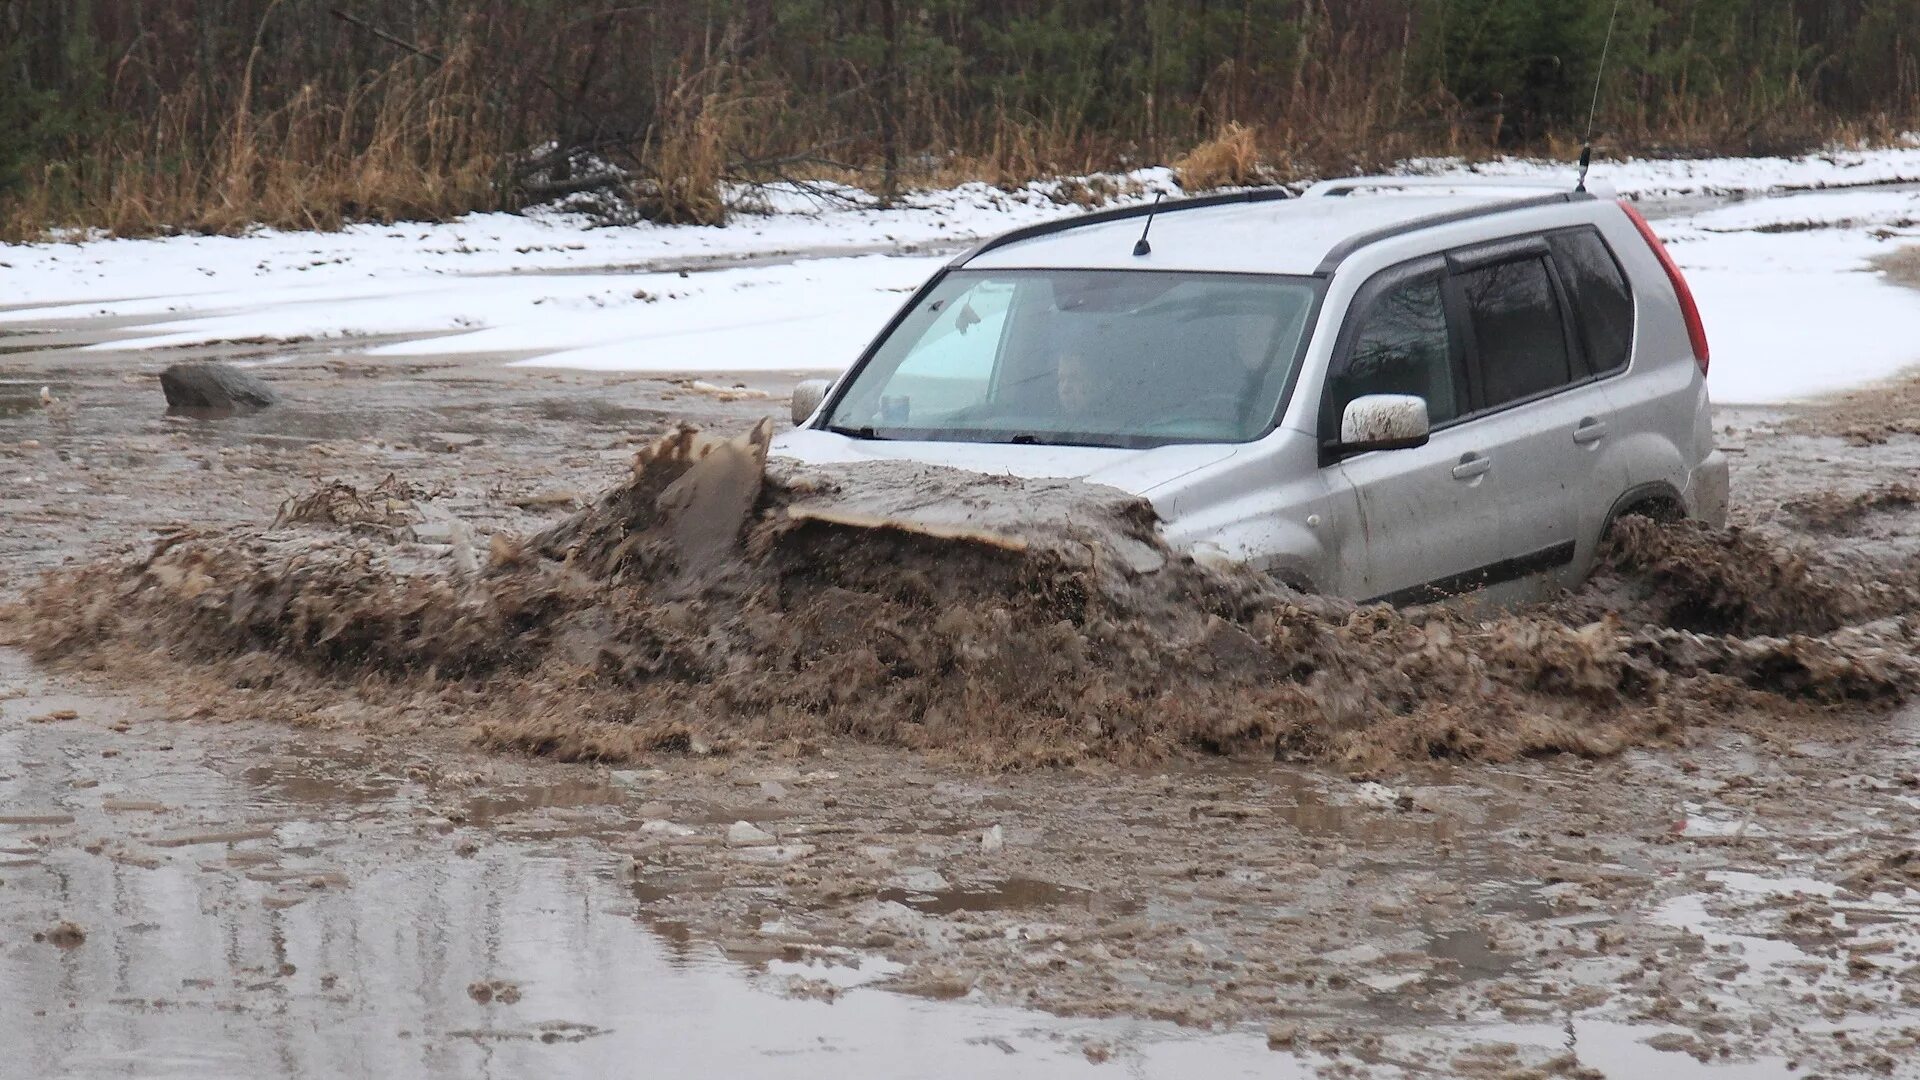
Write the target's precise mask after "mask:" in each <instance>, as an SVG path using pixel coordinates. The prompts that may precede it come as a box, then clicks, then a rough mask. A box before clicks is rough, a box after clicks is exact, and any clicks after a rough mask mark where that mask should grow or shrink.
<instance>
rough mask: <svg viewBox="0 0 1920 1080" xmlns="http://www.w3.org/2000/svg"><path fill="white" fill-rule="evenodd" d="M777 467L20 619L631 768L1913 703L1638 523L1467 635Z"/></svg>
mask: <svg viewBox="0 0 1920 1080" xmlns="http://www.w3.org/2000/svg"><path fill="white" fill-rule="evenodd" d="M768 436H769V429H768V427H767V426H766V425H765V424H762V425H761V426H760V427H758V428H756V429H755V430H754V431H752V432H750V433H749V434H747V435H745V436H743V437H741V438H739V439H734V440H721V439H715V438H711V437H708V436H704V435H701V434H699V433H697V432H694V431H692V430H690V429H681V430H679V431H677V432H675V433H673V434H670V435H668V436H666V437H664V438H662V439H661V440H659V441H658V442H656V443H654V444H652V445H650V446H648V447H646V448H644V449H642V450H641V451H640V452H639V454H638V455H636V458H635V461H634V466H633V472H632V475H631V477H630V478H629V479H628V480H627V481H626V482H625V483H623V484H621V485H619V486H617V487H615V488H614V489H613V490H611V491H609V492H607V493H606V494H604V495H603V496H602V497H601V498H600V499H599V500H598V501H597V502H595V503H594V504H593V505H592V506H591V507H589V508H588V509H586V510H583V511H581V512H579V513H577V514H575V515H574V516H572V517H571V518H569V519H567V520H566V521H565V522H563V523H562V524H560V525H559V526H557V527H555V528H553V529H550V530H548V531H547V532H545V533H542V534H539V535H536V536H532V537H526V538H519V537H513V536H508V535H505V534H496V535H494V536H492V537H490V538H487V540H486V542H485V543H484V544H483V543H481V542H480V541H479V540H478V539H476V538H474V537H473V535H472V534H471V532H470V530H468V529H467V528H466V527H465V525H464V524H463V523H460V522H458V521H452V522H447V523H446V524H447V525H448V527H447V528H446V529H444V530H442V534H441V537H440V538H442V539H445V540H446V541H447V542H446V543H421V542H419V539H420V535H419V533H420V529H421V527H422V526H421V524H420V523H422V522H431V521H434V520H441V521H444V520H445V518H446V515H445V512H444V511H440V510H438V509H437V508H434V507H433V506H432V504H431V502H430V501H427V500H424V499H418V497H417V493H415V492H413V491H412V490H411V489H409V488H407V487H406V486H405V485H404V484H401V483H400V482H398V481H396V480H393V479H391V478H390V479H389V481H388V482H386V483H384V484H382V485H381V486H380V487H379V488H376V489H374V490H372V491H370V492H368V493H366V494H365V495H362V494H361V493H359V492H358V491H356V490H354V489H352V488H351V487H348V486H346V485H343V484H340V483H338V482H334V483H331V484H327V485H323V486H322V487H321V488H320V489H317V490H316V492H315V493H314V494H313V495H312V496H309V497H306V498H304V499H300V500H294V501H292V502H290V503H289V507H288V510H287V511H286V512H283V513H282V515H281V516H280V520H278V521H277V522H276V523H275V524H274V525H272V526H270V527H268V528H266V529H264V530H259V529H252V530H228V531H206V532H202V531H192V530H188V531H181V532H176V533H173V534H170V535H168V536H166V537H164V538H162V540H161V541H160V542H159V543H158V544H157V545H156V546H155V548H154V550H153V551H152V552H151V553H150V554H149V555H148V556H147V557H145V558H143V559H139V560H137V561H132V562H117V563H101V564H95V565H92V566H88V567H85V568H82V569H79V570H77V571H70V572H64V573H61V574H58V575H55V576H52V577H50V578H49V579H47V580H46V581H45V582H43V583H42V584H41V585H40V586H39V587H38V588H37V589H36V590H34V591H33V592H32V593H31V595H30V596H29V597H28V599H27V600H26V602H25V603H24V604H23V605H21V607H20V608H19V609H18V610H17V611H15V612H14V613H12V617H13V618H14V619H16V620H18V621H19V622H20V623H21V624H22V629H21V632H20V634H19V635H18V636H20V637H21V638H22V639H23V640H27V641H30V642H32V646H31V647H32V650H33V652H34V654H35V656H36V658H38V659H41V660H43V661H60V662H65V663H70V664H80V665H86V666H104V665H116V666H124V665H130V664H131V665H138V666H139V667H140V668H141V670H142V671H143V672H151V673H154V674H159V675H163V676H164V677H165V678H166V679H167V680H169V681H170V682H171V684H172V686H173V688H174V689H175V690H176V691H178V693H180V694H192V695H194V696H197V697H198V698H199V700H200V702H201V709H202V711H207V712H213V713H219V712H221V711H222V710H226V709H232V708H236V707H244V708H245V709H247V710H248V711H251V712H254V713H256V714H257V713H261V712H265V713H268V714H270V715H271V714H274V713H281V714H286V715H289V716H294V717H305V716H310V715H312V714H313V713H315V712H316V711H320V710H323V709H325V708H327V707H331V706H334V705H336V704H337V703H338V702H339V701H341V699H342V697H343V695H353V696H357V698H358V699H359V701H360V703H361V704H365V705H370V706H374V707H384V708H386V709H388V710H389V711H390V712H394V713H396V714H397V715H410V716H413V717H416V719H415V720H414V721H413V722H419V720H418V719H417V718H418V717H419V716H420V715H421V714H423V713H433V714H438V715H445V716H452V717H455V718H456V719H457V721H458V722H463V723H470V724H472V725H474V727H475V730H476V732H477V734H478V737H479V739H480V740H481V741H482V742H483V743H485V744H487V745H491V746H495V747H500V748H513V749H520V750H526V751H532V752H536V753H542V754H548V755H553V756H556V757H560V758H565V759H589V760H613V761H617V760H628V759H633V758H636V757H640V756H644V755H646V754H649V753H653V752H658V751H675V750H688V751H695V752H709V751H717V750H725V749H727V748H729V747H731V746H738V745H745V744H777V745H784V746H787V747H790V748H792V749H794V750H796V751H801V752H804V751H807V750H809V749H810V748H813V747H815V746H818V745H820V744H821V743H822V742H823V741H825V740H829V739H833V738H841V737H853V738H857V739H863V740H869V741H874V742H878V743H881V744H886V745H894V746H901V747H906V748H910V749H915V750H921V751H927V752H931V753H935V754H939V755H946V756H952V757H955V758H958V759H962V760H967V761H972V762H977V763H981V764H986V765H992V766H1011V765H1031V764H1060V763H1068V762H1073V761H1076V760H1080V759H1084V758H1099V759H1107V760H1114V761H1120V762H1139V761H1148V760H1154V759H1158V758H1161V757H1164V756H1166V755H1168V754H1170V753H1175V752H1180V751H1184V750H1197V751H1203V752H1208V753H1219V754H1231V755H1254V756H1282V757H1294V758H1306V759H1316V760H1325V761H1330V762H1334V763H1337V764H1340V765H1342V766H1344V767H1347V768H1350V769H1353V770H1356V771H1366V770H1371V769H1376V768H1381V767H1385V766H1389V765H1391V764H1392V763H1393V762H1395V761H1404V760H1420V759H1428V758H1436V757H1446V758H1461V759H1485V760H1503V759H1511V758H1513V757H1516V756H1521V755H1529V754H1538V753H1550V752H1560V751H1565V752H1571V753H1576V754H1582V755H1604V754H1609V753H1613V752H1615V751H1617V750H1619V749H1621V748H1622V747H1625V746H1628V745H1632V744H1636V743H1645V742H1655V741H1663V740H1671V739H1674V738H1676V737H1678V735H1679V733H1680V732H1682V731H1683V730H1684V729H1685V728H1686V727H1687V726H1689V725H1690V724H1692V723H1695V722H1699V721H1700V720H1702V719H1704V718H1719V717H1725V716H1728V715H1735V714H1739V713H1742V712H1743V711H1750V710H1754V709H1756V708H1764V709H1766V710H1770V711H1772V712H1776V713H1777V712H1779V711H1780V709H1781V706H1782V703H1783V702H1785V701H1799V702H1805V703H1810V704H1813V705H1822V704H1828V703H1834V702H1848V703H1854V702H1886V701H1894V700H1898V699H1899V698H1901V697H1902V696H1904V695H1905V694H1906V693H1908V692H1909V691H1910V690H1911V689H1912V688H1913V687H1914V686H1915V685H1916V683H1920V660H1916V658H1915V655H1914V653H1915V650H1914V636H1915V626H1914V624H1913V622H1912V620H1911V619H1910V618H1909V617H1907V616H1906V615H1905V614H1904V613H1905V612H1908V611H1911V610H1913V609H1914V607H1915V603H1914V590H1913V588H1912V587H1911V585H1910V584H1908V583H1907V581H1906V579H1905V578H1904V577H1900V576H1898V575H1894V574H1891V573H1882V574H1880V575H1879V576H1875V575H1873V574H1871V573H1868V572H1866V571H1863V570H1860V569H1858V568H1853V569H1846V568H1840V567H1836V566H1830V565H1827V564H1825V563H1823V562H1822V561H1820V560H1819V559H1817V558H1816V557H1814V556H1813V555H1810V554H1807V553H1802V552H1797V551H1793V550H1789V549H1785V548H1780V547H1777V546H1774V545H1772V544H1771V543H1770V542H1769V541H1766V540H1764V539H1762V538H1761V537H1759V536H1758V535H1756V534H1751V533H1739V532H1725V533H1720V532H1710V531H1708V530H1704V529H1701V528H1698V527H1695V526H1688V525H1681V526H1668V527H1662V526H1656V525H1654V524H1653V523H1651V522H1639V521H1634V522H1629V523H1626V524H1625V525H1624V526H1623V527H1622V528H1621V529H1620V530H1618V533H1617V535H1616V537H1615V539H1614V541H1613V543H1612V547H1611V550H1610V552H1609V554H1608V556H1607V560H1606V564H1605V566H1606V569H1605V572H1604V573H1602V574H1601V575H1600V576H1599V577H1598V578H1597V580H1596V582H1595V583H1594V585H1592V586H1590V587H1589V588H1588V589H1586V590H1583V592H1582V593H1581V594H1580V595H1578V596H1575V597H1572V598H1569V599H1568V600H1566V601H1564V602H1562V603H1560V604H1557V605H1552V606H1549V607H1547V608H1543V609H1540V610H1535V611H1530V612H1523V613H1519V614H1514V615H1508V616H1504V617H1500V618H1495V619H1492V620H1481V619H1475V618H1469V617H1467V616H1465V615H1462V614H1459V613H1455V612H1451V611H1448V610H1438V609H1430V610H1415V611H1404V612H1403V611H1395V610H1391V609H1387V608H1383V607H1355V606H1353V605H1350V604H1345V603H1341V602H1336V601H1329V600H1326V599H1323V598H1318V597H1308V596H1303V595H1301V594H1298V593H1295V592H1292V591H1290V590H1288V589H1286V588H1284V587H1282V586H1280V585H1278V584H1276V583H1274V582H1272V581H1271V580H1269V579H1267V578H1266V577H1264V576H1263V575H1259V574H1256V573H1253V572H1250V571H1234V570H1217V569H1210V568H1205V567H1201V566H1198V565H1196V564H1194V563H1193V562H1192V561H1191V560H1188V559H1186V558H1184V557H1181V556H1179V555H1177V554H1176V553H1174V552H1172V551H1170V550H1168V549H1167V548H1166V546H1165V545H1164V544H1163V543H1162V542H1161V540H1160V538H1159V536H1158V534H1157V532H1156V531H1155V528H1154V521H1153V515H1152V511H1151V509H1150V507H1148V506H1147V504H1146V503H1144V502H1142V501H1140V500H1137V499H1132V498H1129V497H1126V496H1123V495H1120V494H1119V493H1117V492H1113V491H1111V490H1108V489H1103V488H1097V487H1093V486H1090V485H1086V484H1081V483H1077V482H1070V481H1020V480H1015V479H1011V478H981V477H978V476H974V475H971V474H963V473H959V472H954V471H951V470H943V469H937V468H931V467H926V466H918V465H911V464H903V463H885V464H872V465H866V466H860V467H849V468H842V469H834V470H826V469H816V468H800V467H797V466H793V465H791V464H789V463H783V462H779V461H774V462H772V463H771V464H770V463H769V462H768V460H767V445H768ZM369 508H370V509H369ZM234 687H245V688H247V689H248V690H249V691H251V692H250V693H249V694H247V695H245V700H244V702H237V701H235V700H233V697H234V695H233V694H232V693H231V691H232V688H234Z"/></svg>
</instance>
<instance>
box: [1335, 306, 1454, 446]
mask: <svg viewBox="0 0 1920 1080" xmlns="http://www.w3.org/2000/svg"><path fill="white" fill-rule="evenodd" d="M1329 391H1330V395H1329V396H1330V397H1331V399H1332V400H1331V405H1332V408H1330V409H1329V410H1328V412H1329V416H1328V419H1329V420H1330V422H1331V423H1332V424H1334V425H1338V424H1339V423H1340V417H1341V415H1342V413H1344V412H1345V410H1346V407H1347V403H1348V402H1349V401H1352V400H1353V399H1354V398H1357V397H1361V396H1362V395H1365V394H1416V395H1418V396H1420V397H1423V398H1426V399H1427V417H1428V419H1429V420H1430V421H1432V422H1433V423H1435V424H1441V423H1445V422H1446V421H1448V420H1451V419H1453V418H1454V417H1456V416H1458V415H1460V403H1461V398H1462V395H1461V393H1460V388H1459V386H1458V381H1457V380H1456V379H1455V378H1454V365H1453V349H1452V338H1451V336H1450V335H1449V334H1448V333H1447V305H1446V299H1445V295H1444V293H1443V292H1442V290H1441V277H1440V275H1439V274H1438V273H1437V272H1436V273H1434V274H1430V275H1427V276H1424V277H1417V278H1413V279H1412V280H1409V281H1406V282H1403V283H1401V284H1399V285H1396V286H1394V287H1393V288H1390V289H1388V290H1387V291H1386V292H1384V293H1381V294H1380V295H1379V296H1377V297H1375V298H1374V299H1373V300H1372V301H1371V302H1370V303H1368V304H1367V305H1366V307H1365V309H1364V310H1363V311H1362V312H1361V313H1360V316H1359V318H1358V319H1357V320H1355V322H1354V333H1353V338H1352V344H1351V345H1350V346H1349V347H1348V351H1347V363H1346V366H1345V368H1344V369H1343V370H1342V371H1341V373H1340V374H1339V375H1338V376H1336V377H1335V378H1334V380H1333V384H1332V385H1331V386H1330V387H1329Z"/></svg>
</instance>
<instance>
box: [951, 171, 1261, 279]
mask: <svg viewBox="0 0 1920 1080" xmlns="http://www.w3.org/2000/svg"><path fill="white" fill-rule="evenodd" d="M1293 197H1294V196H1293V192H1291V191H1288V190H1287V189H1286V188H1280V187H1273V188H1251V189H1249V190H1246V191H1229V192H1227V193H1225V194H1221V195H1197V196H1195V197H1193V198H1190V199H1163V200H1161V202H1160V203H1159V205H1158V209H1157V210H1156V208H1155V204H1153V203H1146V202H1143V203H1135V204H1133V205H1131V206H1116V207H1113V208H1111V209H1107V210H1095V211H1092V212H1091V213H1086V214H1075V215H1073V216H1071V217H1063V218H1056V219H1055V220H1053V221H1042V222H1040V223H1039V224H1037V225H1028V226H1025V227H1023V228H1019V229H1015V230H1013V231H1012V232H1007V233H1001V234H1000V235H999V236H996V237H993V238H991V239H989V240H987V241H985V242H983V243H981V244H979V245H978V246H976V247H974V248H972V249H970V250H968V251H964V252H961V253H960V254H959V255H957V256H955V257H954V260H953V261H952V262H950V263H948V264H947V266H948V268H950V269H953V268H958V267H962V266H965V265H966V264H967V263H968V262H970V261H972V260H973V259H975V258H978V257H979V256H981V255H984V254H986V253H987V252H989V251H992V250H994V249H995V248H1002V247H1006V246H1007V245H1008V244H1017V243H1019V242H1020V241H1022V240H1031V239H1033V238H1034V237H1036V236H1051V235H1052V234H1054V233H1058V232H1066V231H1067V230H1068V229H1077V228H1080V227H1081V226H1082V225H1100V224H1103V223H1106V222H1109V221H1125V220H1127V219H1128V218H1137V217H1146V216H1147V215H1148V214H1152V213H1156V212H1157V213H1160V214H1177V213H1179V212H1180V211H1182V210H1203V209H1205V208H1207V207H1209V206H1230V205H1233V204H1235V203H1261V202H1277V201H1279V200H1281V199H1291V198H1293Z"/></svg>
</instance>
